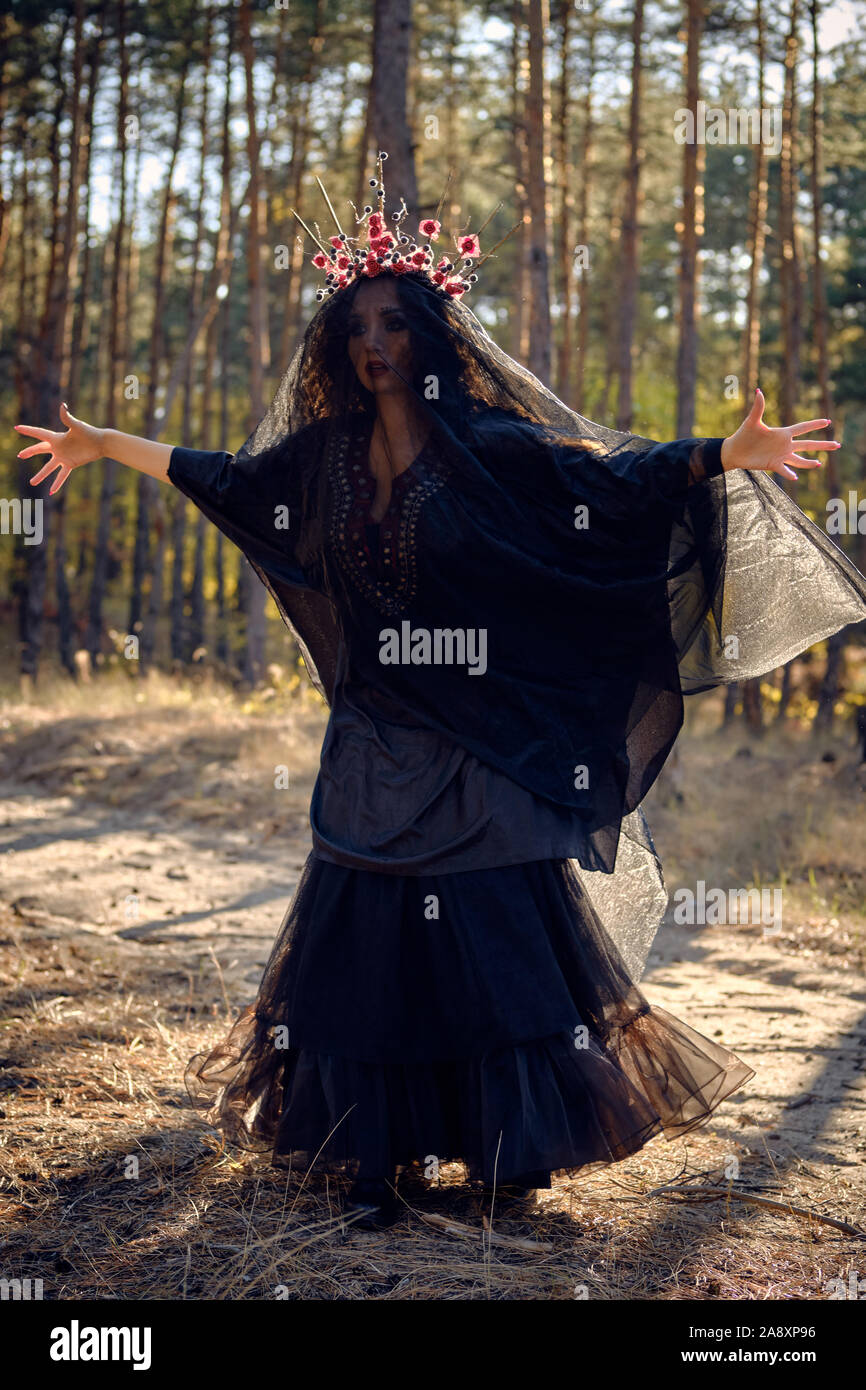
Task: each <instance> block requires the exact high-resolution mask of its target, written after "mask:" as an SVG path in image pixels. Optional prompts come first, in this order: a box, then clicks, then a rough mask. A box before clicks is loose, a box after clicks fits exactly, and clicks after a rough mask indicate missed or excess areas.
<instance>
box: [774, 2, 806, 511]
mask: <svg viewBox="0 0 866 1390" xmlns="http://www.w3.org/2000/svg"><path fill="white" fill-rule="evenodd" d="M799 3H800V0H791V22H790V29H789V31H788V35H787V38H786V40H785V91H784V100H783V103H782V148H781V157H780V161H779V237H780V240H781V257H782V259H781V264H780V267H779V282H780V285H779V288H780V299H781V310H782V330H783V331H782V383H781V388H782V389H781V399H780V402H779V413H780V416H781V418H782V419H783V420H784V421H786V422H787V421H790V420H795V419H796V418H797V417H796V411H797V405H798V398H799V394H800V348H801V342H802V323H803V283H802V272H801V264H802V257H801V254H800V244H799V242H800V238H799V228H798V224H797V207H796V203H797V188H798V181H797V170H798V159H797V117H798V109H799V107H798V94H797V61H798V58H799V52H800V40H799V36H798V32H797V30H798V27H799V22H800V15H799ZM786 490H788V491H790V489H786Z"/></svg>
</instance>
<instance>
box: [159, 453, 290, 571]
mask: <svg viewBox="0 0 866 1390" xmlns="http://www.w3.org/2000/svg"><path fill="white" fill-rule="evenodd" d="M293 453H294V450H293V449H292V448H291V447H290V441H286V442H285V443H284V444H281V445H278V446H277V447H276V448H274V449H269V450H268V451H267V452H266V453H264V454H259V455H258V456H257V457H256V458H254V459H247V460H242V461H241V462H239V463H235V462H234V458H235V456H234V455H233V454H230V453H226V452H224V451H223V450H211V449H187V448H185V447H184V446H182V445H176V446H175V448H174V449H172V451H171V459H170V461H169V467H168V478H169V481H170V482H171V483H173V484H174V486H175V487H176V488H178V489H179V490H180V491H181V492H183V493H185V494H186V496H187V497H189V498H190V500H191V501H193V502H194V503H195V505H196V506H197V507H198V509H199V511H201V512H203V513H204V514H205V516H206V517H208V519H209V520H210V521H212V522H213V523H214V525H215V526H218V527H219V529H220V530H221V531H222V532H223V534H224V535H226V536H228V538H229V540H230V541H233V542H234V544H235V545H236V546H238V547H239V549H241V550H243V551H244V553H245V554H247V555H249V556H250V558H251V559H253V558H254V559H256V560H257V561H258V563H259V564H260V565H261V566H262V567H263V568H265V569H267V570H269V571H270V572H271V573H272V574H275V575H278V576H279V577H281V578H283V579H284V580H285V581H286V582H287V583H291V584H296V585H302V586H305V587H311V586H312V585H313V584H314V582H315V580H314V575H313V574H311V573H306V572H305V571H304V569H303V568H302V567H301V565H300V564H299V562H298V559H297V556H296V546H297V542H298V540H299V538H300V489H299V485H298V482H297V480H296V477H295V476H294V475H293V469H292V463H293Z"/></svg>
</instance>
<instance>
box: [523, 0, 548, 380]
mask: <svg viewBox="0 0 866 1390" xmlns="http://www.w3.org/2000/svg"><path fill="white" fill-rule="evenodd" d="M528 18H529V93H528V99H527V103H526V144H527V151H528V156H529V168H528V177H527V192H528V194H529V215H530V219H531V220H530V225H529V296H530V298H529V362H528V366H529V370H530V371H531V372H533V373H534V374H535V376H537V377H538V378H539V380H540V381H542V382H544V384H545V385H547V384H548V383H549V382H550V363H551V349H550V245H549V241H550V212H549V208H548V190H549V187H550V94H549V91H548V85H547V74H546V62H545V39H546V35H547V30H548V27H549V24H550V10H549V4H548V0H529V5H528Z"/></svg>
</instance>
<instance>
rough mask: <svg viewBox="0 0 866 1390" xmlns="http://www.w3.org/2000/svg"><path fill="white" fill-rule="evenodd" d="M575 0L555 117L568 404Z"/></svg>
mask: <svg viewBox="0 0 866 1390" xmlns="http://www.w3.org/2000/svg"><path fill="white" fill-rule="evenodd" d="M571 10H572V0H562V7H561V16H560V33H559V84H558V93H557V95H558V107H559V109H558V111H557V117H556V132H557V138H556V174H557V183H558V185H559V238H558V247H559V296H560V303H561V306H562V313H561V319H562V328H561V331H560V339H559V356H558V361H557V372H556V389H557V393H558V395H559V397H560V399H561V400H564V401H565V403H566V405H568V404H569V403H570V400H571V377H572V369H573V358H574V253H573V251H572V245H571V238H572V213H573V212H574V191H573V187H572V184H573V180H574V169H573V166H572V162H571V154H570V142H569V124H570V121H571V106H570V101H569V81H570V77H571V73H570V65H569V50H570V46H571Z"/></svg>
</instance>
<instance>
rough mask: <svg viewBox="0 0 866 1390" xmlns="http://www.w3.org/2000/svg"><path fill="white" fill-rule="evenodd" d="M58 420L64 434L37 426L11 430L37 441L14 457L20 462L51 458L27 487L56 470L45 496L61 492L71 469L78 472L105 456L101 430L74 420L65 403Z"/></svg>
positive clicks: (35, 474)
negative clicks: (63, 427) (38, 456)
mask: <svg viewBox="0 0 866 1390" xmlns="http://www.w3.org/2000/svg"><path fill="white" fill-rule="evenodd" d="M60 418H61V420H62V421H63V423H64V425H65V426H66V429H65V431H64V430H46V429H42V428H41V427H40V426H39V425H15V427H14V428H15V429H16V430H18V432H19V434H29V435H31V436H32V437H33V438H34V439H37V440H38V441H39V442H38V443H37V444H30V445H28V446H27V448H26V449H22V450H21V451H20V452H19V454H18V457H19V458H20V459H29V458H31V457H32V456H33V455H34V454H44V453H49V454H50V455H51V458H50V459H49V460H48V462H47V463H46V464H44V465H43V467H42V468H40V469H39V472H38V473H34V475H33V477H32V478H31V479H30V484H31V487H32V486H35V485H36V484H37V483H41V482H42V481H43V479H45V478H47V477H48V476H49V474H51V473H52V472H53V471H54V470H55V469H56V468H59V469H60V472H59V473H58V475H57V477H56V478H55V480H54V482H53V483H52V484H51V487H50V488H49V489H48V494H49V496H50V495H51V494H52V493H54V492H57V491H59V489H60V488H62V486H63V484H64V483H65V482H66V479H67V478H68V477H69V475H70V473H71V472H72V471H73V469H75V468H81V467H82V465H83V464H85V463H93V461H94V459H101V458H103V457H104V455H105V443H104V434H105V431H104V430H101V429H97V427H96V426H95V425H88V424H87V423H86V421H84V420H76V418H75V416H74V415H70V413H69V411H68V409H67V408H66V402H65V401H64V402H63V404H62V405H61V407H60Z"/></svg>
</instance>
